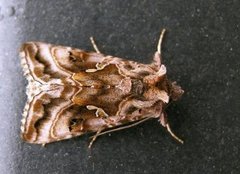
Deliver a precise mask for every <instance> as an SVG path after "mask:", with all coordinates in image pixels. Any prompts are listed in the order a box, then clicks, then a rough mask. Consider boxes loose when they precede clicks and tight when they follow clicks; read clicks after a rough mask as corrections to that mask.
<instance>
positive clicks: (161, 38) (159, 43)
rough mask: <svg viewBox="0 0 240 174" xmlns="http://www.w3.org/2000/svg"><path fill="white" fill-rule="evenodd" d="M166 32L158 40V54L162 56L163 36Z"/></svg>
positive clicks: (164, 30) (163, 31)
mask: <svg viewBox="0 0 240 174" xmlns="http://www.w3.org/2000/svg"><path fill="white" fill-rule="evenodd" d="M165 32H166V29H165V28H164V29H163V30H162V32H161V34H160V37H159V40H158V45H157V52H158V54H160V55H161V49H162V40H163V36H164V34H165Z"/></svg>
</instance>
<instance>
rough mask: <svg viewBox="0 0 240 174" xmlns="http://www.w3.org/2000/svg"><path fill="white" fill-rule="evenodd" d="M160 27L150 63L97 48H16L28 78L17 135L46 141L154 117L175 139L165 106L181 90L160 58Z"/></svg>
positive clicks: (38, 44)
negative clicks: (91, 49) (129, 58)
mask: <svg viewBox="0 0 240 174" xmlns="http://www.w3.org/2000/svg"><path fill="white" fill-rule="evenodd" d="M164 33H165V29H164V30H163V31H162V32H161V35H160V38H159V42H158V46H157V51H156V52H155V54H154V58H153V61H152V63H150V64H142V63H138V62H135V61H129V60H125V59H121V58H118V57H113V56H108V55H104V54H102V53H100V51H99V50H98V47H97V46H96V44H95V42H94V40H93V38H90V39H91V42H92V44H93V47H94V49H95V52H85V51H83V50H80V49H75V48H71V47H64V46H55V45H51V44H46V43H41V42H27V43H24V44H23V45H22V48H21V51H20V57H21V65H22V67H23V71H24V75H25V76H26V78H27V80H28V86H27V91H26V93H27V98H28V99H27V103H26V105H25V108H24V112H23V119H22V126H21V136H22V138H23V139H24V140H25V141H26V142H28V143H35V144H43V145H44V144H47V143H51V142H55V141H60V140H64V139H69V138H72V137H76V136H80V135H82V134H85V133H88V132H96V134H95V135H94V136H93V137H92V141H91V142H90V144H89V147H91V145H92V143H93V142H94V140H95V139H96V138H97V137H98V136H100V135H103V134H105V133H109V132H112V131H117V130H121V129H125V128H129V127H132V126H135V125H137V124H140V123H142V122H144V121H146V120H148V119H151V118H157V119H158V120H159V121H160V123H161V125H162V126H164V127H166V129H167V131H168V132H169V133H170V134H171V135H172V136H173V137H174V138H175V139H176V140H177V141H179V142H181V143H183V141H182V140H181V139H179V138H178V137H177V136H176V135H175V134H174V133H173V132H172V131H171V128H170V126H169V123H168V121H167V115H166V112H165V108H166V107H167V105H168V103H169V102H170V101H175V100H177V99H179V98H180V97H181V95H182V94H183V90H182V89H181V88H180V87H179V86H177V85H176V82H171V81H169V80H168V79H167V76H166V67H165V66H164V65H163V64H162V63H161V43H162V39H163V35H164Z"/></svg>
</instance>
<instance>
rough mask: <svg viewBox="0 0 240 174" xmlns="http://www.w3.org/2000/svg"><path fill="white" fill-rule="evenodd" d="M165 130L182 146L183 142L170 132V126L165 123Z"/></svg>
mask: <svg viewBox="0 0 240 174" xmlns="http://www.w3.org/2000/svg"><path fill="white" fill-rule="evenodd" d="M166 128H167V131H168V132H169V133H170V135H171V136H172V137H173V138H174V139H175V140H177V141H178V142H179V143H181V144H183V143H184V142H183V140H181V139H180V138H178V137H177V136H176V135H175V134H174V133H173V132H172V130H171V127H170V125H169V124H168V123H167V124H166Z"/></svg>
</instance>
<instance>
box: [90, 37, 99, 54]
mask: <svg viewBox="0 0 240 174" xmlns="http://www.w3.org/2000/svg"><path fill="white" fill-rule="evenodd" d="M90 41H91V43H92V46H93V48H94V50H95V51H96V52H97V53H101V52H100V51H99V49H98V47H97V45H96V43H95V41H94V39H93V37H90Z"/></svg>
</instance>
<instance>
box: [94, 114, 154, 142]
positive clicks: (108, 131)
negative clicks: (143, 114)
mask: <svg viewBox="0 0 240 174" xmlns="http://www.w3.org/2000/svg"><path fill="white" fill-rule="evenodd" d="M149 119H151V117H147V118H144V119H141V120H139V121H137V122H134V123H132V124H130V125H126V126H124V125H123V126H120V127H117V128H113V129H110V130H107V131H104V132H101V133H100V132H99V133H98V135H97V134H96V135H94V136H93V137H91V138H95V136H100V135H104V134H107V133H111V132H115V131H119V130H123V129H127V128H130V127H134V126H136V125H138V124H140V123H142V122H145V121H147V120H149ZM95 139H96V138H95Z"/></svg>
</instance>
